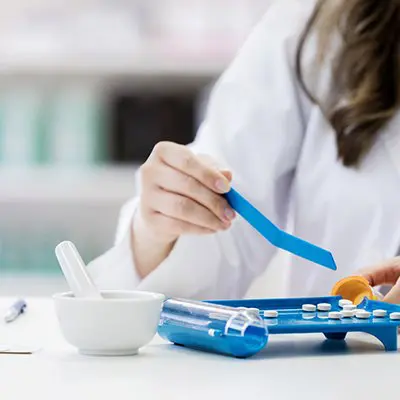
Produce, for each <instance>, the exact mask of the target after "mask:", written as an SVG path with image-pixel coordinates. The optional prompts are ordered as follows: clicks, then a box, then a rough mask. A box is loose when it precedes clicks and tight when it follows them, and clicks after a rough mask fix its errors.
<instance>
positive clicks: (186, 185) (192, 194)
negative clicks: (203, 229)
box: [154, 165, 235, 222]
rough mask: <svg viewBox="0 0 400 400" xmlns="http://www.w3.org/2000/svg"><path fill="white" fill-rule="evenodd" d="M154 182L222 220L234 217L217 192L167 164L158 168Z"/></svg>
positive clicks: (233, 213)
mask: <svg viewBox="0 0 400 400" xmlns="http://www.w3.org/2000/svg"><path fill="white" fill-rule="evenodd" d="M155 175H156V177H155V179H154V183H155V184H156V185H157V186H159V187H160V188H162V189H164V190H165V191H167V192H170V193H175V194H179V195H182V196H185V197H187V198H189V199H192V200H194V201H195V202H196V203H198V204H200V205H202V206H204V207H205V208H207V209H208V210H210V211H211V212H212V213H213V214H214V215H215V216H216V217H217V218H219V219H220V220H221V221H223V222H230V221H232V220H233V219H234V218H235V212H234V211H233V210H232V208H231V207H230V206H229V204H228V202H227V201H226V200H225V199H224V198H223V197H222V196H221V195H219V194H217V193H215V192H213V191H212V190H210V189H208V188H207V187H206V186H204V185H203V184H201V183H200V182H199V181H197V180H196V179H194V178H193V177H191V176H189V175H185V174H183V173H181V172H179V171H177V170H175V169H173V168H171V167H169V166H167V165H165V166H162V167H160V168H158V171H157V173H156V174H155Z"/></svg>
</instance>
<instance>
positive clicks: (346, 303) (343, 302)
mask: <svg viewBox="0 0 400 400" xmlns="http://www.w3.org/2000/svg"><path fill="white" fill-rule="evenodd" d="M349 305H353V302H352V301H350V300H347V299H341V300H339V307H342V308H344V306H349Z"/></svg>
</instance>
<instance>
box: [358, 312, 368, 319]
mask: <svg viewBox="0 0 400 400" xmlns="http://www.w3.org/2000/svg"><path fill="white" fill-rule="evenodd" d="M370 316H371V313H370V312H369V311H366V310H357V311H356V318H359V319H368V318H369V317H370Z"/></svg>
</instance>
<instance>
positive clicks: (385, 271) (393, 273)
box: [360, 257, 400, 286]
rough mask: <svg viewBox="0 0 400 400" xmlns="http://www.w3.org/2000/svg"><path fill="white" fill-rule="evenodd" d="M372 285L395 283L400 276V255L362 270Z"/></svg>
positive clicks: (361, 273) (362, 274)
mask: <svg viewBox="0 0 400 400" xmlns="http://www.w3.org/2000/svg"><path fill="white" fill-rule="evenodd" d="M360 275H361V276H363V277H364V278H366V279H367V280H368V282H369V284H370V285H371V286H379V285H394V284H396V282H397V280H398V279H399V277H400V257H395V258H391V259H390V260H387V261H385V262H383V263H381V264H378V265H376V266H373V267H370V268H366V269H364V270H362V271H360Z"/></svg>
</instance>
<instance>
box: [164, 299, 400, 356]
mask: <svg viewBox="0 0 400 400" xmlns="http://www.w3.org/2000/svg"><path fill="white" fill-rule="evenodd" d="M340 299H341V297H333V296H329V297H311V298H310V297H308V298H289V299H254V300H253V299H252V300H226V301H207V302H195V301H188V300H180V299H168V300H166V301H165V303H164V306H163V310H162V313H161V318H160V324H159V329H158V332H159V334H160V336H161V337H163V338H164V339H166V340H168V341H170V342H172V343H175V344H179V345H183V346H186V347H190V348H193V349H198V350H202V351H208V352H214V353H220V354H225V355H229V356H234V357H250V356H252V355H254V354H256V353H258V352H259V351H261V350H262V349H264V348H265V347H266V346H267V344H268V341H269V338H270V336H271V335H274V334H291V333H297V334H299V333H322V334H324V335H325V337H326V338H327V339H330V340H344V339H345V337H346V335H347V333H348V332H364V333H368V334H371V335H373V336H375V337H376V338H378V339H379V340H380V341H381V342H382V344H383V346H384V348H385V350H386V351H396V350H397V330H398V327H399V326H400V320H397V321H396V320H391V319H390V318H389V315H390V313H392V312H400V306H397V305H392V304H388V303H384V302H380V301H373V300H368V299H364V301H363V302H362V303H361V304H360V305H359V306H358V307H357V308H358V309H364V310H367V311H370V312H371V317H370V318H368V319H358V318H356V317H352V318H343V319H341V320H333V319H329V318H328V314H329V313H328V312H320V311H316V312H315V313H313V312H304V311H302V306H303V304H314V305H317V304H319V303H329V304H330V305H331V311H340V310H341V308H340V307H339V300H340ZM377 309H380V310H386V311H387V316H386V317H385V318H374V317H372V311H373V310H377ZM268 310H274V311H277V312H278V317H277V318H265V317H264V311H268Z"/></svg>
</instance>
